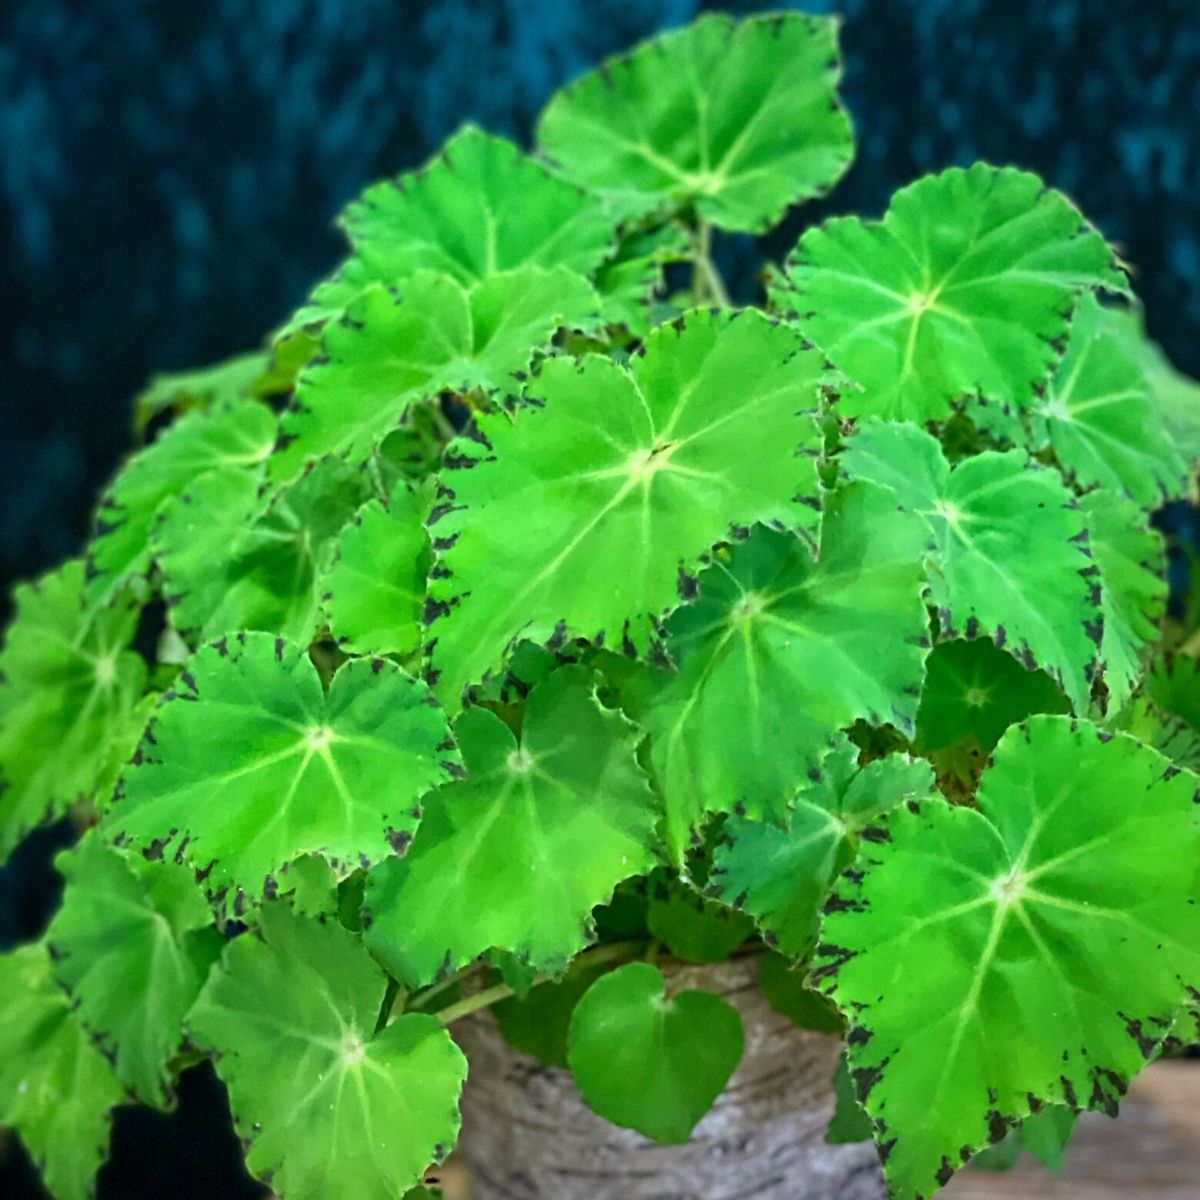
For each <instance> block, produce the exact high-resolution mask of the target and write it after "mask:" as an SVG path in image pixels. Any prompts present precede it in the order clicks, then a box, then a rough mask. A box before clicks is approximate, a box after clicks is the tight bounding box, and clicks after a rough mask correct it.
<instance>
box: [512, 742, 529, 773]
mask: <svg viewBox="0 0 1200 1200" xmlns="http://www.w3.org/2000/svg"><path fill="white" fill-rule="evenodd" d="M533 766H534V760H533V755H532V754H530V753H529V751H528V750H525V749H523V748H522V749H520V750H513V751H512V752H511V753H510V754H509V756H508V769H509V770H510V771H511V772H512V773H513V774H514V775H528V774H529V772H530V771H532V770H533Z"/></svg>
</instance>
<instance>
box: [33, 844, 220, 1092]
mask: <svg viewBox="0 0 1200 1200" xmlns="http://www.w3.org/2000/svg"><path fill="white" fill-rule="evenodd" d="M55 865H56V866H57V867H58V869H59V871H61V872H62V874H63V876H64V877H65V879H66V881H67V886H66V890H65V891H64V893H63V903H62V908H60V909H59V911H58V913H57V914H56V915H55V918H54V920H53V922H52V923H51V925H50V928H49V930H48V931H47V934H46V940H47V944H48V945H49V947H50V951H51V954H52V955H53V957H54V976H55V978H56V979H57V980H58V981H59V982H60V983H61V984H62V985H63V986H64V987H65V988H66V989H67V990H68V991H69V992H70V993H71V996H72V998H73V999H74V1001H75V1005H76V1016H77V1018H78V1019H79V1020H80V1021H81V1022H82V1023H83V1024H84V1025H85V1026H86V1027H87V1028H88V1029H89V1030H90V1031H91V1032H92V1033H93V1034H95V1035H96V1037H97V1038H98V1040H99V1043H100V1045H101V1047H102V1048H103V1049H104V1050H105V1051H106V1052H107V1053H108V1054H109V1055H110V1057H111V1060H112V1063H113V1069H114V1070H115V1071H116V1073H117V1078H118V1079H120V1080H121V1082H122V1083H123V1084H125V1086H126V1087H128V1088H129V1089H130V1090H131V1091H132V1092H133V1093H134V1095H135V1096H137V1098H138V1099H139V1100H141V1101H142V1103H144V1104H153V1105H159V1106H162V1105H165V1104H166V1103H167V1101H168V1100H169V1099H170V1082H171V1080H170V1074H169V1072H168V1070H167V1062H168V1060H169V1059H170V1058H171V1056H172V1055H173V1054H174V1053H175V1051H176V1050H177V1049H178V1048H179V1044H180V1041H181V1040H182V1032H181V1026H182V1022H183V1018H184V1014H185V1013H186V1012H187V1011H188V1009H189V1008H191V1006H192V1002H193V1001H194V1000H195V999H196V996H197V995H198V994H199V992H200V987H201V985H202V984H203V983H204V980H205V977H206V976H207V974H208V968H209V967H210V966H211V965H212V963H213V962H215V961H216V958H217V955H218V954H219V953H220V949H221V939H220V936H219V935H218V934H217V932H216V930H215V929H213V928H212V927H211V926H212V913H211V912H210V910H209V908H208V905H207V904H206V903H205V900H204V896H203V894H202V893H201V891H200V889H199V888H198V887H197V885H196V883H195V880H194V879H193V877H192V872H191V871H189V870H185V869H184V868H182V867H178V866H176V865H175V864H174V863H171V862H153V863H151V862H146V861H144V860H143V861H140V862H139V861H138V859H136V858H131V859H126V858H125V857H124V856H123V855H121V854H118V853H117V852H116V851H115V850H112V849H110V848H109V847H107V846H105V845H104V843H103V842H101V841H100V840H99V838H97V837H96V836H95V835H94V834H89V835H88V836H87V837H85V838H84V840H83V841H82V842H81V843H80V845H79V846H78V847H76V848H75V849H74V850H71V851H68V852H66V853H64V854H60V855H59V857H58V859H57V860H56V863H55Z"/></svg>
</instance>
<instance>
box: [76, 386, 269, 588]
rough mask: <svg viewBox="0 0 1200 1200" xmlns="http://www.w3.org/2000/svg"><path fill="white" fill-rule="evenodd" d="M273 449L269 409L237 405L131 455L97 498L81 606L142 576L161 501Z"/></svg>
mask: <svg viewBox="0 0 1200 1200" xmlns="http://www.w3.org/2000/svg"><path fill="white" fill-rule="evenodd" d="M274 445H275V417H274V415H273V414H272V412H271V410H270V409H269V408H267V407H266V405H264V404H259V403H257V402H254V401H249V400H243V401H242V402H241V403H239V404H233V405H223V406H221V407H218V408H216V409H214V410H212V411H209V412H191V413H189V414H188V415H187V416H185V417H182V418H180V419H179V420H178V421H176V422H175V424H173V425H172V426H171V427H170V428H169V429H167V430H165V431H164V432H163V433H162V435H161V436H160V437H158V438H157V440H155V441H154V442H151V444H150V445H149V446H147V447H146V448H145V449H144V450H140V451H139V452H138V453H137V454H135V455H134V456H133V457H132V458H131V459H130V460H129V462H128V463H126V464H125V466H124V467H123V468H122V469H121V472H120V473H119V474H118V475H117V477H116V479H114V480H113V482H112V484H111V486H110V487H109V489H108V491H107V492H106V493H105V494H104V495H103V496H102V497H101V499H100V506H99V509H98V510H97V513H96V534H95V537H94V538H93V540H92V543H91V545H90V546H89V548H88V564H87V572H88V583H87V595H88V599H89V600H91V601H96V600H108V599H110V598H111V597H112V596H113V595H114V593H115V592H116V590H117V588H118V587H119V586H120V585H121V584H122V583H124V582H125V581H126V580H127V579H128V578H129V577H130V576H131V575H134V574H144V573H145V572H146V571H147V569H148V568H149V566H150V543H149V533H150V529H151V526H152V524H153V522H154V516H155V513H156V512H157V511H158V508H159V505H160V504H161V503H162V502H163V500H165V499H166V498H167V497H168V496H175V495H177V494H178V493H179V492H181V491H183V490H184V488H186V487H187V486H188V485H189V484H190V483H192V481H193V480H195V479H196V478H197V476H200V475H203V474H205V473H206V472H208V471H217V470H222V469H228V468H240V467H252V466H254V464H256V463H259V462H261V461H262V460H263V459H265V458H266V457H267V455H268V454H270V453H271V450H272V449H273V447H274ZM222 532H223V533H225V532H226V531H222Z"/></svg>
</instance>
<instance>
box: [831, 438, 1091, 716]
mask: <svg viewBox="0 0 1200 1200" xmlns="http://www.w3.org/2000/svg"><path fill="white" fill-rule="evenodd" d="M842 466H843V467H844V468H845V470H846V472H847V474H849V475H850V477H851V478H854V479H869V480H871V481H872V482H874V483H879V484H884V485H886V486H887V487H890V488H891V489H892V490H893V491H894V492H895V493H896V496H897V498H898V499H899V501H900V503H901V504H902V505H903V506H904V507H905V508H907V509H909V510H910V511H912V512H915V513H919V514H920V515H921V516H922V517H924V519H925V520H926V521H927V522H928V524H929V528H930V530H931V531H932V533H933V536H934V540H935V543H936V549H935V551H934V553H933V554H932V556H931V557H930V563H929V570H928V575H927V578H928V582H929V599H930V602H931V603H932V604H933V605H934V606H935V607H936V608H937V610H938V614H939V618H940V620H941V625H942V632H943V634H945V635H947V636H954V635H955V634H956V633H965V635H966V636H967V637H968V638H973V637H975V636H977V635H978V634H980V633H983V634H987V635H988V636H989V637H990V638H991V639H992V640H993V641H994V642H995V643H996V645H998V646H1002V647H1003V648H1005V649H1006V650H1008V651H1009V653H1011V654H1013V655H1015V656H1016V657H1017V658H1018V659H1019V660H1020V661H1021V662H1022V663H1023V664H1024V665H1025V666H1026V667H1028V668H1030V669H1031V670H1032V669H1033V668H1034V667H1041V668H1042V669H1043V670H1045V671H1046V672H1047V673H1048V674H1049V675H1050V676H1051V677H1052V678H1053V679H1054V680H1055V681H1056V682H1057V683H1058V684H1059V686H1060V687H1061V688H1062V689H1063V691H1065V692H1066V694H1067V695H1068V696H1069V697H1070V698H1071V702H1072V703H1073V704H1074V706H1075V708H1076V711H1082V710H1084V709H1086V707H1087V702H1088V694H1089V692H1090V689H1091V683H1090V678H1091V671H1092V668H1093V664H1094V662H1095V659H1096V655H1097V651H1098V650H1099V648H1100V639H1101V630H1102V622H1101V614H1100V586H1099V583H1098V582H1097V580H1096V578H1095V577H1096V574H1097V570H1096V565H1095V563H1094V561H1093V560H1092V557H1091V553H1090V551H1089V550H1088V547H1087V534H1086V532H1085V526H1084V520H1083V516H1082V514H1081V513H1080V511H1079V504H1078V502H1077V501H1076V499H1075V497H1074V496H1073V495H1072V494H1071V492H1069V491H1068V490H1067V488H1066V487H1065V486H1064V484H1063V482H1062V478H1061V477H1060V476H1059V474H1058V473H1057V472H1056V471H1052V470H1048V469H1042V468H1039V467H1037V466H1036V465H1034V464H1032V463H1030V462H1029V460H1028V458H1027V456H1026V455H1025V453H1024V452H1023V451H1020V450H1013V451H1010V452H1008V453H1006V454H998V453H996V452H995V451H987V452H985V453H983V454H977V455H975V456H974V457H973V458H968V459H964V460H963V461H962V462H961V463H959V464H958V466H956V467H954V468H953V469H951V467H950V464H949V463H948V462H947V461H946V458H945V455H944V454H943V453H942V448H941V446H940V445H939V444H938V441H937V439H936V438H934V437H931V436H930V435H929V434H928V433H926V432H925V431H924V430H923V429H918V428H917V427H916V426H915V425H901V424H895V423H890V422H889V423H885V422H881V421H869V422H865V423H864V424H863V426H862V428H861V429H860V430H859V431H858V432H857V433H856V434H855V436H854V437H852V438H851V439H850V440H849V443H848V445H847V448H846V451H845V453H844V454H843V456H842ZM1014 513H1020V519H1019V520H1017V519H1015V518H1014V516H1013V514H1014Z"/></svg>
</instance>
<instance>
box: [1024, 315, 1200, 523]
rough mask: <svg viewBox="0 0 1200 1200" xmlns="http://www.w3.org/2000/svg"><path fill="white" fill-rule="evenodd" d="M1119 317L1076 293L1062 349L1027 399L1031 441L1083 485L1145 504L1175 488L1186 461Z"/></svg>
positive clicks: (1182, 478) (1181, 486)
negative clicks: (1035, 395)
mask: <svg viewBox="0 0 1200 1200" xmlns="http://www.w3.org/2000/svg"><path fill="white" fill-rule="evenodd" d="M1127 320H1128V318H1127V317H1126V316H1125V314H1123V313H1121V312H1118V311H1116V310H1114V309H1108V308H1104V307H1103V306H1102V305H1101V304H1100V302H1099V301H1098V300H1097V299H1096V297H1095V296H1094V295H1091V294H1085V295H1084V296H1083V297H1082V298H1081V299H1080V302H1079V308H1078V310H1077V311H1076V313H1075V319H1074V320H1073V321H1072V322H1071V334H1070V337H1069V339H1068V341H1067V352H1066V354H1065V355H1064V356H1063V360H1062V362H1061V363H1060V364H1059V366H1058V370H1057V371H1055V373H1054V377H1053V378H1052V379H1051V381H1050V386H1049V387H1048V388H1047V389H1046V391H1045V393H1044V394H1043V395H1042V396H1041V397H1039V399H1038V400H1037V402H1036V404H1035V405H1034V409H1033V433H1034V446H1035V448H1036V449H1039V450H1042V449H1045V448H1046V447H1047V446H1050V447H1052V448H1053V450H1054V454H1055V457H1056V458H1057V459H1058V461H1059V463H1060V464H1061V465H1062V467H1063V469H1064V471H1066V472H1067V473H1069V474H1070V475H1072V476H1073V477H1074V478H1075V479H1076V480H1077V481H1078V483H1079V484H1080V485H1082V486H1083V487H1088V486H1090V485H1092V484H1100V485H1101V486H1102V487H1105V488H1111V489H1113V490H1115V491H1118V492H1125V493H1126V494H1128V495H1129V496H1131V497H1132V498H1133V499H1134V500H1136V501H1137V502H1138V503H1139V504H1141V505H1143V506H1144V507H1147V508H1152V507H1156V506H1157V505H1158V504H1160V503H1161V502H1162V501H1163V500H1164V499H1168V500H1169V499H1173V498H1175V497H1177V496H1180V495H1181V494H1182V493H1183V489H1184V484H1185V482H1186V478H1187V463H1186V462H1185V460H1184V458H1183V456H1182V455H1181V454H1180V452H1179V451H1178V450H1177V449H1176V448H1175V445H1174V441H1173V438H1172V437H1171V433H1170V430H1169V429H1168V427H1167V426H1166V424H1165V423H1164V422H1163V420H1162V418H1161V416H1160V415H1159V413H1158V411H1157V410H1156V408H1155V406H1154V402H1153V400H1152V399H1151V396H1150V387H1149V384H1148V383H1147V381H1146V376H1145V373H1144V371H1143V370H1142V367H1141V364H1140V363H1139V362H1138V359H1137V355H1136V353H1135V352H1134V351H1133V350H1132V349H1131V348H1130V347H1129V346H1128V345H1127V344H1126V341H1125V339H1124V337H1123V336H1122V331H1121V329H1120V327H1119V326H1120V325H1121V324H1122V323H1123V322H1125V321H1127Z"/></svg>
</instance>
